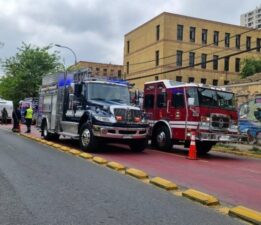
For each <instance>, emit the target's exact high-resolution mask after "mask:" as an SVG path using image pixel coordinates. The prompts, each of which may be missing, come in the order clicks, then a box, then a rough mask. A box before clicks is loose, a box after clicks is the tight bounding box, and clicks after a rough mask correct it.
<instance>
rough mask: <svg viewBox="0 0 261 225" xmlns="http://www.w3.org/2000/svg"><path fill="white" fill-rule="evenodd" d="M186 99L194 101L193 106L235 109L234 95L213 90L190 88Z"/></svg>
mask: <svg viewBox="0 0 261 225" xmlns="http://www.w3.org/2000/svg"><path fill="white" fill-rule="evenodd" d="M187 94H188V97H190V98H194V99H195V101H194V102H195V105H199V106H207V107H219V108H225V109H235V108H236V107H235V100H234V94H233V93H231V92H225V91H219V90H213V89H208V88H194V87H193V88H190V89H188V91H187Z"/></svg>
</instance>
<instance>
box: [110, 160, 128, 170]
mask: <svg viewBox="0 0 261 225" xmlns="http://www.w3.org/2000/svg"><path fill="white" fill-rule="evenodd" d="M107 167H109V168H111V169H113V170H117V171H122V170H125V168H126V167H125V166H123V165H122V164H120V163H117V162H109V163H108V164H107Z"/></svg>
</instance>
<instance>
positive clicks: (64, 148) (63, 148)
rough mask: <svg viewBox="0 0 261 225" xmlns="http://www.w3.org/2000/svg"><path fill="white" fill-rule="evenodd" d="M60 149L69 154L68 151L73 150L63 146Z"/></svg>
mask: <svg viewBox="0 0 261 225" xmlns="http://www.w3.org/2000/svg"><path fill="white" fill-rule="evenodd" d="M60 149H61V150H62V151H64V152H68V151H70V150H71V148H69V147H66V146H62V147H61V148H60Z"/></svg>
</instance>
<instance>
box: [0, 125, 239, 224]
mask: <svg viewBox="0 0 261 225" xmlns="http://www.w3.org/2000/svg"><path fill="white" fill-rule="evenodd" d="M0 224H5V225H7V224H10V225H11V224H12V225H16V224H19V225H20V224H21V225H31V224H35V225H36V224H37V225H41V224H43V225H46V224H50V225H51V224H62V225H67V224H68V225H69V224H70V225H73V224H75V225H76V224H77V225H80V224H85V225H86V224H90V225H95V224H110V225H113V224H117V225H119V224H124V225H125V224H135V225H139V224H142V225H146V224H148V225H153V224H161V225H163V224H168V225H170V224H178V225H183V224H184V225H185V224H186V225H187V224H189V225H191V224H193V225H196V224H200V225H203V224H210V225H215V224H218V225H220V224H224V225H229V224H242V223H241V221H239V220H237V219H234V218H231V217H229V216H225V215H222V214H219V213H217V212H216V211H215V210H213V209H210V208H208V207H204V206H201V205H199V204H197V203H194V202H192V201H190V200H187V199H185V198H183V197H178V196H175V195H172V194H170V193H168V192H166V191H163V190H161V189H158V188H156V187H154V186H150V185H147V184H144V183H142V182H140V181H137V180H135V179H133V178H131V177H128V176H125V175H122V174H120V173H117V172H115V171H112V170H110V169H107V168H104V167H101V166H98V165H96V164H93V163H91V162H89V161H86V160H83V159H81V158H78V157H75V156H72V155H69V154H66V153H63V152H59V151H57V150H54V149H52V148H50V147H48V146H44V145H41V144H39V143H36V142H32V141H30V140H27V139H24V138H22V137H19V136H17V135H15V134H13V133H11V132H8V131H4V130H1V129H0Z"/></svg>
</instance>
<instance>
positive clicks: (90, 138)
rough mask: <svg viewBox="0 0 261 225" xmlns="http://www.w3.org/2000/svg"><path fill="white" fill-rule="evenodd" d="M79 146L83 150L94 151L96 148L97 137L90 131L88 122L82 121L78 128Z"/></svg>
mask: <svg viewBox="0 0 261 225" xmlns="http://www.w3.org/2000/svg"><path fill="white" fill-rule="evenodd" d="M79 141H80V147H81V149H82V150H83V151H89V152H96V151H97V148H98V143H97V139H96V138H95V137H94V135H93V133H92V129H91V126H90V124H88V123H84V124H83V125H82V126H81V129H80V139H79Z"/></svg>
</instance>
